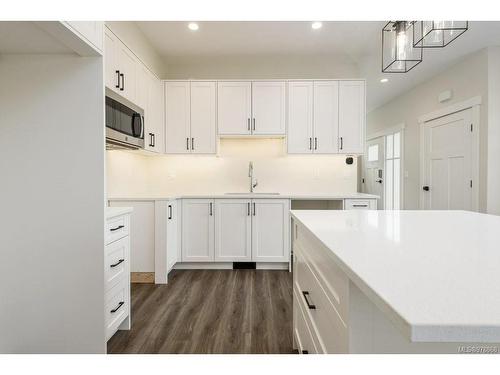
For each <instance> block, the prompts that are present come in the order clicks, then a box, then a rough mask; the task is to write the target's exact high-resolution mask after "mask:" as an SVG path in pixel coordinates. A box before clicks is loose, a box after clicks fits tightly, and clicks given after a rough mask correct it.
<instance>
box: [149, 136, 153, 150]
mask: <svg viewBox="0 0 500 375" xmlns="http://www.w3.org/2000/svg"><path fill="white" fill-rule="evenodd" d="M149 147H153V133H149Z"/></svg>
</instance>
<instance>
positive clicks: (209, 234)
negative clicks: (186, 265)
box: [181, 199, 215, 262]
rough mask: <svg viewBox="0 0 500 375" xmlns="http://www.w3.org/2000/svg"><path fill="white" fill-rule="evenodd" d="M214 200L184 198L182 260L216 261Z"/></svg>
mask: <svg viewBox="0 0 500 375" xmlns="http://www.w3.org/2000/svg"><path fill="white" fill-rule="evenodd" d="M213 206H214V200H213V199H183V200H182V240H181V243H182V261H183V262H213V261H214V245H215V244H214V233H215V231H214V207H213Z"/></svg>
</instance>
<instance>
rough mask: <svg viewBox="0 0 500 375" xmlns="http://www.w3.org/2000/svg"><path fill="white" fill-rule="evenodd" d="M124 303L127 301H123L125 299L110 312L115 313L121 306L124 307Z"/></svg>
mask: <svg viewBox="0 0 500 375" xmlns="http://www.w3.org/2000/svg"><path fill="white" fill-rule="evenodd" d="M124 303H125V302H123V301H122V302H120V303H119V304H118V306H116V307H115V308H114V309H113V310H111V311H110V313H111V314H114V313H115V312H117V311H118V310H119V309H120V307H122V306H123V304H124Z"/></svg>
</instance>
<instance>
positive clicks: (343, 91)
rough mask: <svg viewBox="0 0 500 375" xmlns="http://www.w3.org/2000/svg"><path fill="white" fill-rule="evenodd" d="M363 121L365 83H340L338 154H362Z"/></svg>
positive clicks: (364, 112) (364, 114)
mask: <svg viewBox="0 0 500 375" xmlns="http://www.w3.org/2000/svg"><path fill="white" fill-rule="evenodd" d="M365 119H366V108H365V82H364V81H340V83H339V146H338V148H339V153H346V154H351V153H352V154H362V153H363V151H364V136H365Z"/></svg>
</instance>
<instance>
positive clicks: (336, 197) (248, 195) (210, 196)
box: [108, 193, 378, 201]
mask: <svg viewBox="0 0 500 375" xmlns="http://www.w3.org/2000/svg"><path fill="white" fill-rule="evenodd" d="M181 198H184V199H197V198H199V199H231V198H233V199H237V198H242V199H248V198H266V199H267V198H275V199H293V200H315V199H316V200H340V199H377V198H378V196H377V195H372V194H364V193H331V194H323V193H299V194H297V193H279V194H266V193H253V194H252V193H237V194H234V193H230V194H228V193H221V194H183V195H173V196H157V197H151V196H149V197H148V196H136V197H113V198H108V200H110V201H127V200H129V201H134V200H170V199H181Z"/></svg>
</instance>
